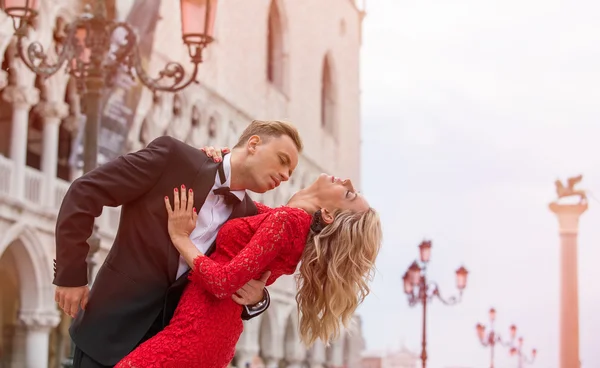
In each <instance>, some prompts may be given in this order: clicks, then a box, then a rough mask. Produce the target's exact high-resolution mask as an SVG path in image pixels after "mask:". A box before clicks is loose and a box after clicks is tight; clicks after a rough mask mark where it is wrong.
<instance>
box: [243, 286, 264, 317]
mask: <svg viewBox="0 0 600 368" xmlns="http://www.w3.org/2000/svg"><path fill="white" fill-rule="evenodd" d="M263 295H264V296H263V300H261V301H260V302H258V303H257V304H255V305H245V306H244V309H243V310H242V319H243V320H244V321H249V320H251V319H252V318H254V317H258V316H260V315H261V314H262V313H264V312H265V311H266V310H267V308H269V306H270V305H271V296H270V295H269V292H268V291H267V288H264V289H263Z"/></svg>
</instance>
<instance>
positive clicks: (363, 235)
mask: <svg viewBox="0 0 600 368" xmlns="http://www.w3.org/2000/svg"><path fill="white" fill-rule="evenodd" d="M381 240H382V233H381V223H380V220H379V216H378V214H377V212H375V210H373V209H369V210H368V211H366V212H352V211H343V212H339V213H337V214H336V216H335V218H334V221H333V223H331V224H329V225H327V226H325V227H324V228H323V230H322V231H321V232H319V233H318V234H317V233H314V232H313V231H311V234H310V235H309V237H308V241H307V244H306V247H305V248H304V253H303V254H302V258H301V263H300V273H299V274H298V276H297V281H298V293H297V295H296V301H297V303H298V308H299V312H300V313H299V318H300V323H299V324H300V326H299V327H300V337H301V338H302V341H303V342H304V343H305V344H306V345H307V346H310V345H312V344H313V343H314V342H315V341H316V340H317V339H320V340H321V341H323V342H324V343H325V344H328V343H329V341H331V340H334V339H336V338H337V337H338V336H339V335H340V331H341V328H342V326H341V325H343V326H347V325H348V322H349V321H350V319H351V317H352V315H353V314H354V311H355V310H356V308H357V307H358V305H359V304H360V303H362V301H363V300H364V298H365V297H366V296H367V295H368V294H369V292H370V289H369V281H371V280H372V277H373V273H374V268H375V267H374V266H375V258H376V257H377V254H378V253H379V249H380V247H381Z"/></svg>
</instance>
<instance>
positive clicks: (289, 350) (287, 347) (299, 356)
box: [283, 309, 306, 364]
mask: <svg viewBox="0 0 600 368" xmlns="http://www.w3.org/2000/svg"><path fill="white" fill-rule="evenodd" d="M283 336H284V338H283V344H284V346H283V351H284V359H285V361H286V362H287V363H288V364H297V363H299V362H302V361H304V360H305V359H306V349H305V347H304V345H303V343H302V341H301V340H300V333H299V329H298V311H297V310H296V309H293V310H292V312H291V313H290V314H289V316H288V317H287V319H286V323H285V330H284V335H283Z"/></svg>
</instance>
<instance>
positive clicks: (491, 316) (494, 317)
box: [490, 308, 496, 322]
mask: <svg viewBox="0 0 600 368" xmlns="http://www.w3.org/2000/svg"><path fill="white" fill-rule="evenodd" d="M495 320H496V309H494V308H491V309H490V321H492V322H494V321H495Z"/></svg>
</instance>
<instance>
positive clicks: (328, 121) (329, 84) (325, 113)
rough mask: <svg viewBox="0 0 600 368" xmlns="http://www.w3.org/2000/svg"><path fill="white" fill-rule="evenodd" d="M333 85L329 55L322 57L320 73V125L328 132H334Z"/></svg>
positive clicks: (334, 104)
mask: <svg viewBox="0 0 600 368" xmlns="http://www.w3.org/2000/svg"><path fill="white" fill-rule="evenodd" d="M335 106H336V101H335V86H334V78H333V73H332V70H331V63H330V61H329V57H328V56H325V58H324V59H323V71H322V75H321V127H322V128H323V129H324V130H325V131H326V132H328V133H335Z"/></svg>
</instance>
